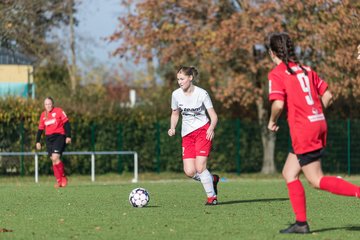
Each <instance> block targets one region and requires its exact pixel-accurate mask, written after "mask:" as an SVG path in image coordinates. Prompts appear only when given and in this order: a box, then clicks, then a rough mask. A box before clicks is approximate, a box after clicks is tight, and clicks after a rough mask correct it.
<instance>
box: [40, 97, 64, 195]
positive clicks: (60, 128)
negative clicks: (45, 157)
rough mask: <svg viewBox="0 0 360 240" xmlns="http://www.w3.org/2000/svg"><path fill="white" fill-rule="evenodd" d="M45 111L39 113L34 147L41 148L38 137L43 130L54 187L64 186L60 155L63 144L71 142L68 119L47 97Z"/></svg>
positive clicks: (62, 165)
mask: <svg viewBox="0 0 360 240" xmlns="http://www.w3.org/2000/svg"><path fill="white" fill-rule="evenodd" d="M44 106H45V111H44V112H42V113H41V116H40V121H39V130H38V133H37V136H36V149H37V150H40V149H41V144H40V139H41V135H42V133H43V131H44V130H45V141H46V148H47V152H48V153H49V156H50V159H51V160H52V164H53V171H54V176H55V178H56V184H55V187H56V188H58V187H66V185H67V178H66V176H65V173H64V164H63V163H62V162H61V159H60V158H61V155H62V153H63V151H64V150H65V145H66V144H70V143H71V129H70V123H69V119H68V118H67V116H66V114H65V112H64V111H63V110H62V109H61V108H57V107H54V100H53V99H52V98H51V97H47V98H46V99H45V101H44Z"/></svg>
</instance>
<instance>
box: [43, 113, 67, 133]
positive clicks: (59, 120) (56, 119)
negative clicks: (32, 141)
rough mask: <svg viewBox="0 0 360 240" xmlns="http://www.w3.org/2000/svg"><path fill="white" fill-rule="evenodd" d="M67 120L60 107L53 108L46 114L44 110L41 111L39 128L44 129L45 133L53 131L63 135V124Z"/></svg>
mask: <svg viewBox="0 0 360 240" xmlns="http://www.w3.org/2000/svg"><path fill="white" fill-rule="evenodd" d="M67 121H69V119H68V118H67V116H66V114H65V112H64V111H63V110H62V109H61V108H53V109H52V110H51V111H50V112H49V113H48V114H47V116H46V111H44V112H42V113H41V116H40V121H39V130H44V129H45V135H52V134H54V133H58V134H63V135H65V129H64V124H65V123H66V122H67Z"/></svg>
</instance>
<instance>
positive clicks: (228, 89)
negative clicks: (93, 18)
mask: <svg viewBox="0 0 360 240" xmlns="http://www.w3.org/2000/svg"><path fill="white" fill-rule="evenodd" d="M130 2H131V1H127V2H126V1H125V4H128V6H129V9H130V10H129V12H128V14H126V15H124V16H121V17H119V22H120V24H119V27H118V29H117V31H116V32H115V33H114V34H113V35H112V36H111V37H110V38H109V39H110V41H120V40H121V41H120V42H121V44H120V46H119V47H118V48H117V49H116V51H115V52H114V55H116V56H124V57H126V56H131V57H132V58H134V59H135V60H136V61H140V60H141V59H146V60H147V61H148V62H149V63H150V64H149V66H153V64H151V62H152V61H153V59H157V60H158V61H159V63H160V66H159V69H158V70H160V71H162V72H163V73H164V74H163V76H164V77H165V81H166V83H169V86H170V84H171V83H173V81H174V78H173V76H172V75H169V74H168V72H171V73H172V72H173V68H174V66H179V65H182V64H184V63H186V64H192V65H196V66H199V67H200V68H201V72H203V73H205V74H203V75H205V76H208V77H207V78H206V80H208V84H209V85H210V87H211V90H212V93H213V94H214V95H215V98H216V99H217V100H219V101H221V102H222V103H223V106H224V107H226V108H229V109H234V108H239V106H242V108H248V109H254V112H256V116H257V121H258V123H259V126H260V128H261V130H262V131H261V139H262V146H263V149H264V151H263V152H264V155H263V167H262V172H263V173H273V172H275V171H276V168H275V164H274V149H275V139H276V138H275V135H274V134H273V133H270V132H269V131H268V130H267V128H266V125H267V117H268V114H269V113H268V109H269V106H268V103H267V102H268V101H267V93H268V81H267V77H266V73H267V72H268V70H269V69H270V67H271V63H270V61H269V59H268V58H267V57H265V55H266V54H265V51H266V50H265V48H264V45H263V43H264V38H265V36H267V35H268V34H269V33H270V32H275V31H288V32H289V33H290V35H291V36H292V38H294V39H296V42H297V43H298V44H299V46H298V47H299V51H300V59H301V60H304V61H305V62H304V64H307V65H311V66H312V67H315V68H316V69H319V68H320V69H322V70H320V71H319V72H320V73H321V72H324V77H325V78H327V79H330V81H329V82H332V81H331V80H334V84H333V86H334V88H336V89H339V90H337V91H335V92H338V94H341V92H344V91H343V90H344V89H341V86H349V84H350V85H353V86H354V87H353V89H354V90H355V89H358V90H359V92H358V93H357V92H356V93H355V92H354V91H353V92H352V94H358V95H360V85H359V88H358V87H357V86H358V82H359V83H360V79H359V75H358V74H357V72H355V66H354V64H353V63H352V62H351V58H349V54H351V51H348V50H349V48H350V47H351V46H349V45H350V44H351V43H352V42H353V41H355V40H356V39H355V40H354V36H359V35H360V34H358V33H359V28H356V27H355V24H356V23H354V18H355V20H356V18H357V17H358V16H359V15H358V13H359V4H358V3H357V2H356V1H350V3H349V1H333V2H329V1H325V0H320V1H318V0H309V1H300V2H299V1H296V0H286V1H285V0H273V1H261V0H258V1H251V0H244V1H240V0H227V1H209V0H199V1H191V0H143V1H139V2H138V3H137V4H131V3H130ZM355 22H356V21H355ZM352 46H354V45H352ZM347 59H349V60H348V61H347ZM345 72H346V73H347V74H348V75H347V77H348V78H347V79H346V80H345V81H344V79H343V78H341V76H342V74H344V73H345ZM168 76H171V77H168ZM202 80H205V79H204V78H203V79H202ZM345 94H346V92H345Z"/></svg>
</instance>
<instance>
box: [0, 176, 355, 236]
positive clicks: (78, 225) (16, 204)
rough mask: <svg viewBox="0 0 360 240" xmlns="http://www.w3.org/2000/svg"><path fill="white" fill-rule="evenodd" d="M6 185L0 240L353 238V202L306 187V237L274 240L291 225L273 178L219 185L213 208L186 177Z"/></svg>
mask: <svg viewBox="0 0 360 240" xmlns="http://www.w3.org/2000/svg"><path fill="white" fill-rule="evenodd" d="M8 179H9V178H2V179H1V183H0V186H1V193H0V202H1V208H0V216H1V217H0V228H2V229H6V230H12V232H0V238H1V239H262V240H263V239H354V240H355V239H360V222H359V209H360V199H355V198H349V197H340V196H335V195H332V194H329V193H326V192H322V191H316V190H313V189H311V188H309V187H308V186H306V194H307V204H308V218H309V224H310V228H311V231H312V233H311V234H309V235H304V236H303V235H300V236H299V235H282V234H279V233H278V231H279V230H280V229H282V228H285V227H287V224H289V223H292V222H293V214H292V211H291V206H290V202H289V200H288V196H287V190H286V187H285V184H284V182H283V181H282V180H281V179H280V178H279V177H276V178H266V179H256V178H234V179H226V181H223V182H220V183H219V201H220V205H218V206H205V205H204V202H205V194H204V192H203V189H202V186H201V184H200V183H198V182H195V181H193V180H187V179H185V177H184V178H182V179H173V180H154V181H144V180H142V181H140V182H139V183H136V184H134V183H128V182H124V181H118V180H114V181H112V180H111V178H110V179H107V180H106V181H105V180H101V179H100V180H97V181H96V182H95V183H91V182H90V180H89V179H88V178H86V179H84V178H81V177H72V178H71V179H70V184H69V186H68V187H66V188H63V189H54V187H53V181H52V179H51V178H45V177H42V178H40V182H39V183H38V184H36V183H34V182H33V179H31V178H15V180H14V178H13V179H12V180H8ZM348 179H349V180H351V181H352V182H354V183H357V184H359V183H360V177H352V178H348ZM304 185H306V184H304ZM139 186H141V187H144V188H146V189H147V190H148V191H149V193H150V203H149V205H148V206H147V207H145V208H134V207H132V206H131V205H130V204H129V202H128V195H129V193H130V191H131V190H132V189H133V188H135V187H139Z"/></svg>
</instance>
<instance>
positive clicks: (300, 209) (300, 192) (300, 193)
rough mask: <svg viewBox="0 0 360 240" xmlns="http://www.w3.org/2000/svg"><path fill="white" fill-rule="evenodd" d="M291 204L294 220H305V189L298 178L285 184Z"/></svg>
mask: <svg viewBox="0 0 360 240" xmlns="http://www.w3.org/2000/svg"><path fill="white" fill-rule="evenodd" d="M287 187H288V191H289V198H290V202H291V206H292V208H293V210H294V213H295V217H296V221H299V222H306V199H305V190H304V187H303V185H302V183H301V182H300V180H299V179H297V180H295V181H292V182H290V183H288V184H287Z"/></svg>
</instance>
